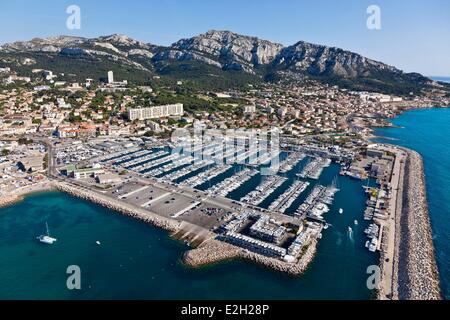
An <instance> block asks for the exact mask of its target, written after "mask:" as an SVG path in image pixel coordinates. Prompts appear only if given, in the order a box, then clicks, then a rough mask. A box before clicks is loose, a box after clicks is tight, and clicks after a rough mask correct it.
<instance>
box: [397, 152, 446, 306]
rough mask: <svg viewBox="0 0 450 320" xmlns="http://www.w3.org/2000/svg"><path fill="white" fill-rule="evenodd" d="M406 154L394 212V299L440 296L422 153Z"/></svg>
mask: <svg viewBox="0 0 450 320" xmlns="http://www.w3.org/2000/svg"><path fill="white" fill-rule="evenodd" d="M402 149H403V150H404V151H405V152H406V153H407V154H408V156H407V160H406V163H405V170H404V175H403V179H404V183H403V184H404V185H403V192H402V201H403V208H402V210H401V214H400V215H397V216H396V221H395V224H396V235H395V255H394V259H395V261H394V273H393V278H392V282H393V286H392V288H393V299H396V300H430V299H431V300H438V299H441V298H442V295H441V290H440V284H439V274H438V269H437V265H436V258H435V253H434V245H433V240H432V233H431V223H430V218H429V212H428V204H427V196H426V188H425V174H424V169H423V160H422V157H421V156H420V155H419V154H418V153H417V152H416V151H413V150H409V149H406V148H402Z"/></svg>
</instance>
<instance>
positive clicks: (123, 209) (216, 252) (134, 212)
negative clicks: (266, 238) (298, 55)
mask: <svg viewBox="0 0 450 320" xmlns="http://www.w3.org/2000/svg"><path fill="white" fill-rule="evenodd" d="M55 190H58V191H61V192H64V193H67V194H69V195H71V196H74V197H77V198H80V199H83V200H86V201H89V202H92V203H95V204H98V205H100V206H102V207H105V208H108V209H110V210H112V211H114V212H118V213H120V214H123V215H125V216H128V217H131V218H134V219H137V220H140V221H142V222H145V223H148V224H151V225H153V226H155V227H158V228H161V229H163V230H166V231H168V232H169V233H170V235H171V236H174V235H175V234H177V233H179V232H183V231H184V229H186V222H178V221H174V220H171V219H168V218H164V217H161V216H159V215H157V214H154V213H151V212H149V211H147V210H142V209H138V208H136V207H133V206H131V205H128V204H126V203H122V202H120V201H116V200H114V199H111V198H108V197H105V196H103V197H102V195H101V194H99V193H97V192H94V193H93V192H92V191H89V190H87V189H86V190H84V189H83V188H81V187H78V186H77V187H74V186H72V185H70V184H68V183H65V182H61V181H52V182H50V181H48V182H45V183H43V184H38V185H34V186H33V187H32V188H28V189H27V190H26V191H23V192H21V193H20V195H10V196H9V197H6V198H5V201H2V202H0V207H2V206H8V205H12V204H14V203H16V202H19V201H21V200H23V198H24V197H25V196H27V195H30V194H33V193H37V192H45V191H55ZM6 199H7V200H6ZM2 200H3V199H2ZM174 240H179V239H176V238H174ZM316 250H317V241H316V240H313V241H312V242H311V243H310V244H309V245H308V247H307V249H306V250H305V252H304V254H303V255H302V257H301V258H300V259H299V261H297V262H296V263H288V262H284V261H281V260H279V259H275V258H270V257H266V256H263V255H260V254H257V253H254V252H251V251H249V250H245V249H242V248H240V247H237V246H234V245H232V244H229V243H226V242H223V241H219V240H216V239H214V238H210V239H207V240H205V241H203V242H201V243H200V244H199V245H198V247H196V248H193V249H191V250H188V251H186V252H185V253H184V254H183V257H182V262H183V263H184V264H185V265H186V266H187V267H191V268H200V267H204V266H208V265H213V264H216V263H219V262H223V261H227V260H233V259H244V260H247V261H250V262H254V263H257V264H260V265H262V266H264V267H267V268H270V269H272V270H275V271H279V272H284V273H287V274H290V275H293V276H298V275H301V274H302V273H303V272H304V271H305V270H306V269H307V268H308V266H309V264H310V263H311V262H312V260H313V259H314V257H315V254H316Z"/></svg>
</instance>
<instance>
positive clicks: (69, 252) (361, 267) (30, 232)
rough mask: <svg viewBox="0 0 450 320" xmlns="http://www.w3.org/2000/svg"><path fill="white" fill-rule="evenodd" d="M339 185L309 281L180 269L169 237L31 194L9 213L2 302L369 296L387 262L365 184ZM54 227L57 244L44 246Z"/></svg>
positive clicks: (0, 249) (256, 269)
mask: <svg viewBox="0 0 450 320" xmlns="http://www.w3.org/2000/svg"><path fill="white" fill-rule="evenodd" d="M300 169H301V168H299V167H298V168H296V170H300ZM294 173H295V172H294ZM338 173H339V166H338V165H335V164H334V165H332V166H330V167H329V168H326V169H325V171H324V173H323V175H322V177H321V180H320V181H311V182H312V184H314V183H319V182H320V183H323V184H325V185H328V184H330V183H331V182H332V181H333V179H334V178H335V177H336V176H337V175H338ZM338 181H339V187H340V189H341V191H340V192H338V193H337V194H336V197H335V202H334V205H333V206H332V207H331V210H330V212H329V213H327V215H326V219H327V221H328V222H329V223H331V224H332V227H330V228H329V229H328V230H325V231H324V233H323V239H322V240H321V241H320V244H319V246H318V251H317V255H316V257H315V259H314V261H313V263H312V264H311V266H310V268H309V269H308V270H307V271H306V273H305V274H303V275H302V276H300V277H291V276H288V275H285V274H281V273H278V272H275V271H273V270H269V269H266V268H263V267H260V266H258V265H254V264H252V263H248V262H245V261H232V262H225V263H220V264H217V265H213V266H208V267H204V268H199V269H190V268H187V267H185V266H184V265H183V264H182V263H181V257H182V255H183V253H184V252H185V251H186V250H188V249H189V248H188V247H186V246H185V245H184V244H183V243H181V242H178V241H175V240H173V239H171V238H170V237H169V235H168V234H167V233H166V232H165V231H162V230H159V229H157V228H154V227H152V226H150V225H148V224H145V223H142V222H139V221H135V220H133V219H131V218H128V217H124V216H121V215H120V214H118V213H115V212H113V211H111V210H108V209H105V208H102V207H100V206H97V205H95V204H92V203H89V202H86V201H82V200H80V199H77V198H73V197H71V196H68V195H66V194H64V193H60V192H47V193H41V194H34V195H31V196H29V197H26V198H25V200H24V201H22V202H19V203H17V204H15V205H13V206H10V207H7V208H2V209H0V284H1V285H0V299H370V298H372V297H373V296H374V292H373V291H370V290H369V289H368V288H367V285H366V281H367V278H368V274H367V268H368V266H370V265H374V264H377V262H378V259H379V256H378V254H374V253H371V252H369V251H368V250H367V249H366V248H364V244H365V241H366V237H365V234H364V233H363V230H364V228H365V227H366V226H367V223H366V222H364V221H363V211H364V203H365V200H366V198H365V194H364V190H363V188H362V182H360V181H356V180H351V179H349V178H345V177H341V176H339V180H338ZM252 183H253V182H249V185H250V184H252ZM249 185H244V186H243V188H244V189H246V188H250V187H249ZM311 188H312V186H311ZM250 189H251V188H250ZM250 189H249V190H250ZM249 190H246V191H247V192H248V191H249ZM246 191H243V192H246ZM306 194H307V192H305V194H304V195H303V197H306ZM349 199H351V200H349ZM339 208H343V209H344V214H342V215H341V214H339V213H338V210H339ZM355 219H358V220H359V222H360V223H359V225H358V226H355V225H354V224H353V221H354V220H355ZM46 221H48V224H49V227H50V233H51V235H52V236H54V237H56V238H58V242H56V243H55V244H54V245H53V246H46V245H42V244H40V243H39V242H38V241H36V236H37V235H39V234H42V233H44V232H45V222H46ZM349 226H351V227H352V228H353V232H352V234H349V233H348V227H349ZM96 241H100V242H101V245H96ZM69 265H78V266H79V267H80V268H81V287H82V288H81V290H79V291H77V290H75V291H70V290H68V289H67V287H66V280H67V277H68V275H67V274H66V269H67V267H68V266H69Z"/></svg>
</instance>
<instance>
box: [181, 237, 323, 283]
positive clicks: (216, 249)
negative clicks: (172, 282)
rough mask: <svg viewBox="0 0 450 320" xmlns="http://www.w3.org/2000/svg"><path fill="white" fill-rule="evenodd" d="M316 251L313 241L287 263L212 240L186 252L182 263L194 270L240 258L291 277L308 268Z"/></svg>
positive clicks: (315, 244) (315, 242)
mask: <svg viewBox="0 0 450 320" xmlns="http://www.w3.org/2000/svg"><path fill="white" fill-rule="evenodd" d="M316 249H317V241H315V240H314V241H312V242H311V243H310V244H309V246H308V247H307V249H306V250H305V251H304V253H303V255H302V256H301V258H300V259H299V260H298V261H297V262H295V263H289V262H286V261H283V260H280V259H275V258H270V257H267V256H264V255H261V254H258V253H255V252H252V251H249V250H246V249H243V248H240V247H237V246H234V245H232V244H229V243H226V242H223V241H219V240H215V239H213V240H209V241H206V242H204V243H203V244H201V245H200V246H199V247H198V248H196V249H193V250H190V251H187V252H186V253H185V254H184V256H183V262H184V263H185V264H186V265H188V266H190V267H194V268H195V267H201V266H205V265H210V264H214V263H218V262H222V261H227V260H232V259H238V258H241V259H245V260H248V261H252V262H254V263H258V264H260V265H263V266H265V267H268V268H271V269H274V270H277V271H280V272H285V273H288V274H291V275H300V274H302V273H303V272H304V271H305V270H306V269H307V268H308V266H309V264H310V263H311V261H312V260H313V259H314V256H315V254H316Z"/></svg>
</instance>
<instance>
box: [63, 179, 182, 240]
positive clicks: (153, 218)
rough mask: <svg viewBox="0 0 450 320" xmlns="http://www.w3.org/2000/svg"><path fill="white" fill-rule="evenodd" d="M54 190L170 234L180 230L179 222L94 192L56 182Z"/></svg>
mask: <svg viewBox="0 0 450 320" xmlns="http://www.w3.org/2000/svg"><path fill="white" fill-rule="evenodd" d="M55 188H56V189H58V190H59V191H62V192H66V193H68V194H70V195H72V196H75V197H78V198H81V199H84V200H87V201H91V202H93V203H96V204H98V205H101V206H102V207H105V208H108V209H111V210H113V211H117V212H120V213H122V214H124V215H126V216H130V217H132V218H135V219H138V220H141V221H144V222H147V223H150V224H152V225H154V226H156V227H159V228H162V229H164V230H167V231H169V232H172V233H175V232H177V231H179V229H180V228H181V222H178V221H176V220H172V219H167V218H164V217H162V216H159V215H157V214H154V213H152V212H150V211H148V210H144V209H139V208H137V207H135V206H132V205H129V204H127V203H125V202H122V201H118V200H115V199H112V198H111V197H107V196H105V195H102V194H100V193H98V192H94V191H92V190H89V189H85V188H83V187H80V186H73V185H70V184H68V183H65V182H58V183H55Z"/></svg>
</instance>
